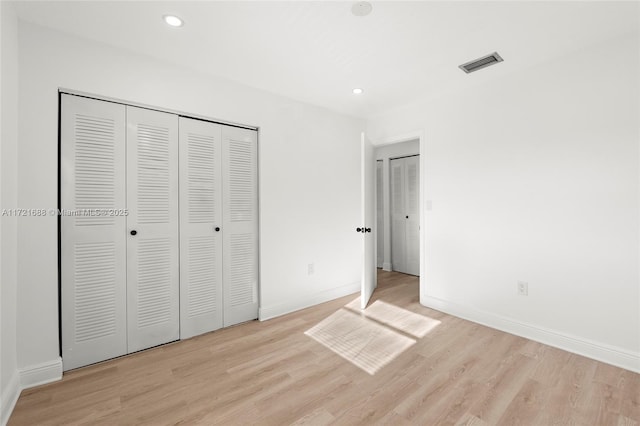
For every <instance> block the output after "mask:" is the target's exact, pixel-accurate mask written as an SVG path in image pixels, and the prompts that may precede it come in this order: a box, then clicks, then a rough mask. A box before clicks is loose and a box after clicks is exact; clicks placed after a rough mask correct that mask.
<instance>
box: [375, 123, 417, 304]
mask: <svg viewBox="0 0 640 426" xmlns="http://www.w3.org/2000/svg"><path fill="white" fill-rule="evenodd" d="M416 139H417V140H418V141H419V145H420V149H419V153H418V154H419V155H420V160H419V162H418V164H419V167H420V190H419V192H418V197H419V206H420V208H419V210H418V212H419V214H420V277H419V282H420V284H419V285H420V304H422V305H424V304H425V300H426V297H427V291H426V290H427V289H426V286H427V280H426V277H425V274H426V266H425V257H426V254H427V250H426V246H425V242H426V241H425V230H426V227H425V225H426V223H425V222H426V221H425V214H424V213H425V211H426V204H427V199H426V196H425V188H426V177H425V175H426V173H425V171H426V155H425V154H426V141H425V136H424V130H422V129H421V130H415V131H412V132H407V133H401V134H397V135H394V136H389V137H385V138H381V139H376V140H373V141H372V142H373V145H374V147H375V148H376V149H377V148H380V147H383V146H387V145H394V144H397V143H402V142H409V141H412V140H416ZM374 184H375V183H374ZM376 193H377V192H376ZM374 214H375V219H374V223H377V220H378V212H377V210H376V211H375V212H374ZM377 249H378V248H377V244H376V251H377Z"/></svg>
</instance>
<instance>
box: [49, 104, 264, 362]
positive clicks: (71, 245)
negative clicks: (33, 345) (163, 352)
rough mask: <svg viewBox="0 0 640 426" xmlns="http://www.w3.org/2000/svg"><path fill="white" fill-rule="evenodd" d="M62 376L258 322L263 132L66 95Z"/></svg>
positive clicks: (62, 117)
mask: <svg viewBox="0 0 640 426" xmlns="http://www.w3.org/2000/svg"><path fill="white" fill-rule="evenodd" d="M60 107H61V110H60V205H59V209H60V212H61V215H60V216H59V218H60V222H59V225H60V298H61V303H60V306H61V312H60V316H61V320H60V321H61V326H60V328H61V353H62V361H63V368H64V370H69V369H72V368H77V367H81V366H84V365H89V364H92V363H95V362H99V361H103V360H106V359H109V358H114V357H117V356H120V355H124V354H127V353H132V352H136V351H139V350H142V349H146V348H150V347H153V346H157V345H160V344H163V343H168V342H171V341H174V340H178V339H185V338H188V337H192V336H195V335H197V334H202V333H206V332H209V331H213V330H216V329H218V328H220V327H226V326H230V325H234V324H238V323H240V322H244V321H249V320H252V319H256V318H257V317H258V174H257V171H258V154H257V153H258V150H257V130H256V129H255V128H253V129H252V128H244V127H241V126H236V125H227V124H222V123H216V122H213V121H208V120H203V119H199V118H189V117H185V116H183V115H181V114H177V113H175V112H168V111H159V110H157V109H151V108H148V107H141V106H134V105H129V104H125V103H123V102H120V101H113V100H106V99H95V98H94V97H89V96H84V95H77V94H70V93H61V94H60Z"/></svg>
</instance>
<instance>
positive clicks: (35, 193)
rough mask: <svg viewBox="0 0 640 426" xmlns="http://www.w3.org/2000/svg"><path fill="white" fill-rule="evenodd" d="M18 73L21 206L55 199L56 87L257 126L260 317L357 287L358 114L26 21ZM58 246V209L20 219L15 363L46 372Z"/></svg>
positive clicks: (52, 342) (51, 365)
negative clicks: (343, 112)
mask: <svg viewBox="0 0 640 426" xmlns="http://www.w3.org/2000/svg"><path fill="white" fill-rule="evenodd" d="M203 54H206V52H203ZM256 67H259V64H257V65H256ZM20 77H21V78H20V152H19V162H18V173H19V180H18V182H19V188H18V189H19V204H20V206H21V207H34V208H51V207H55V206H56V194H57V187H56V179H57V177H56V176H57V174H56V173H57V165H56V158H57V126H58V123H57V112H58V105H57V91H58V88H59V87H64V88H69V89H74V90H79V91H84V92H90V93H95V94H98V95H102V96H108V97H114V98H119V99H125V100H129V101H132V102H138V103H143V104H148V105H153V106H158V107H164V108H171V109H173V110H178V111H183V112H185V113H191V114H197V115H202V116H207V117H212V118H218V119H223V120H227V121H232V122H238V123H245V124H249V125H256V126H259V127H260V134H259V138H260V139H259V155H260V160H259V167H260V171H259V176H260V205H261V222H260V227H261V229H260V250H261V266H260V277H261V316H262V318H267V317H272V316H276V315H280V314H283V313H286V312H288V311H291V310H295V309H299V308H301V307H304V306H308V305H311V304H314V303H317V302H320V301H324V300H327V299H329V298H333V297H337V296H342V295H344V294H348V293H352V292H356V291H358V290H359V288H360V275H359V272H360V264H359V262H358V258H359V247H360V245H359V238H358V234H357V233H356V232H353V229H354V228H355V227H356V226H357V224H358V220H359V199H360V198H359V168H358V167H357V164H359V163H358V162H359V153H360V151H359V150H360V145H359V143H360V132H361V131H362V129H363V127H364V122H362V121H360V120H357V119H354V118H350V117H347V116H343V115H338V114H334V113H331V112H329V111H327V110H324V109H321V108H317V107H314V106H310V105H306V104H302V103H299V102H295V101H292V100H288V99H286V98H282V97H279V96H275V95H272V94H269V93H267V92H262V91H258V90H255V89H252V88H249V87H246V86H242V85H239V84H236V83H232V82H229V81H225V80H221V79H216V78H212V77H210V76H206V75H202V74H198V73H195V72H191V71H189V70H187V69H182V68H178V67H175V66H172V65H169V64H165V63H162V62H158V61H156V60H154V59H151V58H147V57H143V56H140V55H137V54H133V53H129V52H126V51H123V50H120V49H115V48H111V47H108V46H105V45H101V44H97V43H94V42H91V41H86V40H82V39H78V38H75V37H72V36H67V35H64V34H62V33H59V32H55V31H51V30H47V29H44V28H42V27H38V26H34V25H29V24H24V23H21V25H20ZM354 165H356V167H353V166H354ZM56 244H57V234H56V218H54V217H46V218H28V219H25V220H21V222H20V227H19V240H18V254H19V259H20V265H19V277H20V289H19V295H18V302H19V304H18V336H19V339H18V360H19V363H20V366H22V367H24V368H25V369H26V370H27V371H32V372H34V374H35V372H36V371H43V370H46V371H48V372H49V377H51V376H55V374H56V373H55V371H56V368H59V359H58V307H57V306H58V305H57V299H58V283H57V255H56V253H57V246H56ZM308 263H315V274H314V275H311V276H309V275H307V264H308ZM38 366H40V368H38ZM43 376H44V374H43Z"/></svg>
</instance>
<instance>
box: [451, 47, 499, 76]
mask: <svg viewBox="0 0 640 426" xmlns="http://www.w3.org/2000/svg"><path fill="white" fill-rule="evenodd" d="M502 61H503V59H502V58H501V57H500V55H498V52H493V53H491V54H489V55H486V56H483V57H482V58H478V59H474V60H473V61H469V62H467V63H466V64H462V65H460V66H459V68H460V69H461V70H462V71H464V72H466V73H467V74H469V73H470V72H474V71H478V70H481V69H482V68H486V67H488V66H489V65H493V64H497V63H498V62H502Z"/></svg>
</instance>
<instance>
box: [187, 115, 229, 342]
mask: <svg viewBox="0 0 640 426" xmlns="http://www.w3.org/2000/svg"><path fill="white" fill-rule="evenodd" d="M221 137H222V135H221V126H220V125H218V124H214V123H210V122H206V121H200V120H193V119H189V118H184V117H181V118H180V338H181V339H185V338H188V337H191V336H195V335H198V334H202V333H206V332H208V331H212V330H216V329H218V328H220V327H222V306H223V305H222V232H224V229H221V228H222V226H223V223H222V172H221V167H222V146H221ZM216 228H218V231H216Z"/></svg>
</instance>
